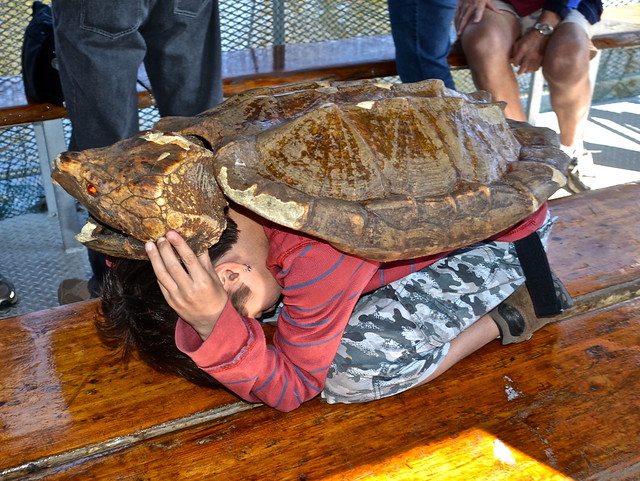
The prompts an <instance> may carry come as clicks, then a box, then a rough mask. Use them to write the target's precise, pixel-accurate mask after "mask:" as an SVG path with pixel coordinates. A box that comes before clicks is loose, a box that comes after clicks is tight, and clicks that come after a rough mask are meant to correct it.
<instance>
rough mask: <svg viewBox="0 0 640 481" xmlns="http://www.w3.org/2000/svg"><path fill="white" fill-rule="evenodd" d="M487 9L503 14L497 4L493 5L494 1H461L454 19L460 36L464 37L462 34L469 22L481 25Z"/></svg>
mask: <svg viewBox="0 0 640 481" xmlns="http://www.w3.org/2000/svg"><path fill="white" fill-rule="evenodd" d="M485 9H489V10H493V11H494V12H496V13H501V11H500V10H499V9H498V7H496V5H495V3H493V0H460V2H459V4H458V9H457V10H456V16H455V19H454V25H455V27H456V33H457V34H458V36H460V35H462V32H463V31H464V29H465V28H466V26H467V24H468V23H469V22H471V21H472V22H473V23H479V22H480V21H481V20H482V17H483V16H484V11H485Z"/></svg>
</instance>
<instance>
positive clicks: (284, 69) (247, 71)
mask: <svg viewBox="0 0 640 481" xmlns="http://www.w3.org/2000/svg"><path fill="white" fill-rule="evenodd" d="M593 41H594V44H595V45H596V47H598V48H600V49H609V48H626V47H636V46H639V45H640V5H632V6H628V7H621V8H613V9H608V10H607V11H606V14H605V16H604V19H603V20H602V21H601V22H600V23H599V24H598V25H597V27H596V32H595V36H594V39H593ZM449 63H450V64H451V66H452V68H454V69H455V68H465V67H466V59H465V57H464V53H463V52H462V49H461V47H460V45H459V44H457V43H456V44H454V46H453V48H452V51H451V54H450V55H449ZM222 66H223V72H222V75H223V85H224V94H225V95H226V96H230V95H234V94H237V93H239V92H241V91H244V90H247V89H249V88H255V87H263V86H275V85H283V84H288V83H292V82H298V81H306V80H356V79H367V78H380V77H389V76H393V75H396V67H395V48H394V45H393V39H392V38H391V35H379V36H370V37H359V38H346V39H342V40H332V41H326V42H318V43H306V44H291V45H284V46H274V47H269V48H256V49H247V50H243V51H235V52H224V53H223V57H222ZM592 67H593V68H592V70H593V72H596V71H597V61H596V62H593V63H592ZM594 75H595V73H594ZM541 96H542V77H541V75H537V76H536V77H534V81H532V88H531V91H530V94H529V103H528V107H527V112H528V115H529V120H530V122H531V123H533V124H535V120H536V114H537V112H539V110H540V108H539V107H540V101H541ZM152 101H153V99H152V98H151V96H150V94H149V92H147V91H144V90H140V91H139V105H140V107H148V106H149V105H151V104H152ZM65 116H66V110H65V109H64V108H63V107H57V106H55V105H52V104H42V103H29V102H28V100H27V98H26V97H25V94H24V89H23V86H22V80H21V78H20V77H8V78H7V77H5V78H0V127H9V126H12V125H18V124H25V123H32V124H33V125H34V129H35V134H36V142H37V145H38V152H39V155H40V165H41V169H42V177H43V179H44V188H45V196H46V200H47V207H48V210H49V212H50V214H52V215H58V216H59V219H60V225H61V231H62V241H63V245H64V247H65V249H67V250H70V249H74V248H79V247H80V244H78V243H77V242H76V241H75V239H74V237H75V234H76V233H77V232H78V231H79V230H80V225H79V223H78V219H77V216H76V214H75V202H74V201H73V199H71V198H70V197H69V196H67V195H66V193H64V191H63V190H62V189H61V188H60V187H58V186H54V185H53V184H52V183H51V181H50V177H51V162H52V161H53V159H54V158H55V157H56V156H57V155H58V154H59V153H60V152H62V151H64V150H66V148H67V146H66V141H65V136H64V131H63V128H62V123H61V122H60V119H62V118H64V117H65Z"/></svg>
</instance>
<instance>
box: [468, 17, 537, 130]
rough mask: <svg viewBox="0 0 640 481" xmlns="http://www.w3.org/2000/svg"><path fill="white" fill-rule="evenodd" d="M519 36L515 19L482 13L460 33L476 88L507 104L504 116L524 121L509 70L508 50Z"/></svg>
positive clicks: (517, 87) (516, 87) (518, 90)
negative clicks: (476, 20) (480, 16)
mask: <svg viewBox="0 0 640 481" xmlns="http://www.w3.org/2000/svg"><path fill="white" fill-rule="evenodd" d="M519 36H520V27H519V25H518V21H517V19H516V17H515V16H513V15H512V14H510V13H508V12H502V13H501V14H498V13H495V12H493V11H491V10H485V12H484V16H483V18H482V20H481V21H480V22H479V23H470V24H469V25H467V27H466V28H465V30H464V32H463V33H462V47H463V49H464V52H465V56H466V57H467V63H468V64H469V67H470V69H471V75H472V76H473V81H474V83H475V86H476V88H477V89H479V90H486V91H487V92H489V93H490V94H491V95H492V97H493V99H494V100H501V101H504V102H507V106H506V108H505V115H506V116H507V117H508V118H510V119H514V120H526V116H525V113H524V109H523V108H522V103H521V102H520V88H519V86H518V81H517V79H516V76H515V73H514V72H513V68H512V67H511V61H510V60H511V48H512V46H513V43H514V42H515V41H516V39H517V38H518V37H519Z"/></svg>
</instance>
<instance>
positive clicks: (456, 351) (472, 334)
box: [420, 315, 500, 384]
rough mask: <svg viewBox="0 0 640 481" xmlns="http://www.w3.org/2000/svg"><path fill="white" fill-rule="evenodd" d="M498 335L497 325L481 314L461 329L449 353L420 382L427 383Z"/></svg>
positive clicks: (452, 342)
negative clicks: (469, 324) (431, 372)
mask: <svg viewBox="0 0 640 481" xmlns="http://www.w3.org/2000/svg"><path fill="white" fill-rule="evenodd" d="M499 335H500V331H499V330H498V325H497V324H496V323H495V322H494V321H493V319H491V318H490V317H489V316H488V315H485V316H482V317H481V318H480V319H478V320H477V321H476V322H475V323H473V324H472V325H471V326H469V327H468V328H467V329H465V330H464V331H462V332H461V333H460V335H459V336H458V337H456V338H455V339H454V340H453V341H451V345H450V346H449V353H448V354H447V357H445V359H444V361H442V364H440V366H438V368H437V369H436V370H435V371H434V372H433V374H431V376H429V377H428V378H426V379H425V380H424V381H422V382H421V383H420V384H424V383H427V382H429V381H431V380H433V379H435V378H437V377H438V376H439V375H440V374H442V373H443V372H445V371H447V370H448V369H449V368H450V367H452V366H453V365H455V364H457V363H458V362H460V361H461V360H462V359H464V358H465V357H467V356H468V355H469V354H471V353H473V352H475V351H477V350H478V349H480V348H481V347H483V346H485V345H486V344H488V343H489V342H491V341H493V340H494V339H496V338H497V337H498V336H499Z"/></svg>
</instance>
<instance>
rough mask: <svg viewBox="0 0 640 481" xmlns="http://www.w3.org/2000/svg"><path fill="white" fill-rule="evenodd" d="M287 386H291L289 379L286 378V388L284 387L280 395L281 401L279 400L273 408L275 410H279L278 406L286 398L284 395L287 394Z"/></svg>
mask: <svg viewBox="0 0 640 481" xmlns="http://www.w3.org/2000/svg"><path fill="white" fill-rule="evenodd" d="M287 386H289V379H287V378H286V377H285V378H284V386H283V387H282V392H281V393H280V399H278V402H277V403H275V405H274V406H273V407H274V408H277V407H278V406H280V403H281V402H282V399H283V398H284V394H285V393H286V392H287Z"/></svg>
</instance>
